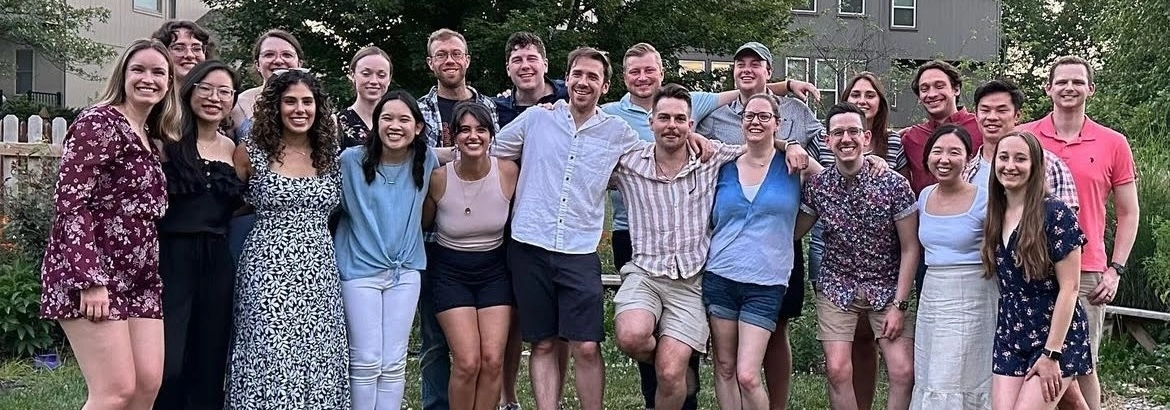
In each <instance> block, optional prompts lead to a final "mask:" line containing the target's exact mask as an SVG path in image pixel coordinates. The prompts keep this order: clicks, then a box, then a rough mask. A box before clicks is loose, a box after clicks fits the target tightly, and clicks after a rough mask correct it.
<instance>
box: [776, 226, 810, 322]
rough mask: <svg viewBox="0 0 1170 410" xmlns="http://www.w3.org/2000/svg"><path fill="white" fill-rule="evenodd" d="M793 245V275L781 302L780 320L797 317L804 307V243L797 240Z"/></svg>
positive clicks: (789, 279)
mask: <svg viewBox="0 0 1170 410" xmlns="http://www.w3.org/2000/svg"><path fill="white" fill-rule="evenodd" d="M792 247H793V250H794V252H792V276H789V278H788V291H787V292H785V293H784V300H783V301H781V302H780V320H786V319H796V318H798V317H800V311H801V309H804V245H803V244H802V243H801V242H800V241H796V242H794V243H793V244H792Z"/></svg>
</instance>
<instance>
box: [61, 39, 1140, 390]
mask: <svg viewBox="0 0 1170 410" xmlns="http://www.w3.org/2000/svg"><path fill="white" fill-rule="evenodd" d="M426 41H427V56H426V63H427V66H428V67H429V68H430V69H431V71H432V72H433V74H434V75H435V77H436V80H437V84H436V85H435V86H434V87H433V88H431V90H430V91H429V92H428V93H426V94H425V95H423V96H422V97H420V98H417V99H416V98H415V97H413V96H412V95H411V94H410V93H408V92H406V91H402V90H390V84H391V80H392V77H393V64H392V62H391V57H390V55H389V54H387V53H386V52H385V51H383V50H381V49H379V48H377V47H373V46H369V47H364V48H362V49H361V50H359V51H358V52H357V53H356V54H355V55H354V57H353V59H352V60H351V61H350V62H349V64H348V67H347V68H348V70H347V71H348V75H349V79H350V80H352V83H353V87H354V93H355V95H356V97H355V100H354V102H353V103H352V104H351V105H350V106H349V107H347V108H345V109H339V110H334V109H333V107H332V104H331V103H332V102H331V101H330V100H329V98H327V96H326V94H325V92H324V90H322V87H321V84H320V83H319V82H318V80H317V79H316V77H315V75H314V74H313V73H312V72H311V70H310V69H308V68H306V67H305V66H304V63H305V61H306V56H305V55H304V52H303V49H302V48H301V46H300V44H299V43H298V41H297V40H296V38H295V37H294V36H292V35H291V34H289V33H288V32H285V31H282V30H270V31H267V32H265V33H263V34H262V35H261V36H260V37H259V38H258V39H257V40H256V42H255V45H254V46H253V49H252V57H253V58H254V60H255V61H254V62H253V63H254V68H255V70H256V72H257V73H258V74H259V75H260V77H261V78H262V80H263V84H262V85H261V86H259V87H256V88H252V89H248V90H243V91H240V90H239V89H240V88H241V87H240V81H239V77H238V73H237V72H236V71H235V70H234V69H233V68H231V67H230V66H228V65H226V64H224V63H222V62H219V61H217V60H216V59H215V54H214V42H213V41H212V39H211V38H210V36H209V35H208V33H207V32H206V31H205V30H203V29H202V28H200V27H199V26H197V25H196V24H194V23H192V22H189V21H171V22H168V23H166V24H165V25H164V26H163V27H162V28H160V29H159V31H158V32H156V33H155V34H154V35H153V38H151V39H144V40H139V41H136V42H134V43H132V44H130V45H129V46H128V47H127V48H126V50H125V52H124V53H123V54H122V56H121V57H120V58H119V59H118V60H117V62H116V64H115V67H114V71H113V73H112V75H111V77H110V79H109V82H108V86H107V89H106V92H105V93H104V95H103V96H102V98H100V99H99V101H98V102H97V103H96V104H95V105H93V106H92V107H90V108H88V109H86V110H85V111H84V112H83V113H82V114H81V115H80V116H79V117H78V118H77V120H76V121H75V122H74V123H73V124H72V125H71V127H70V129H69V132H68V136H67V138H66V141H65V147H64V152H63V156H62V159H61V171H60V172H61V176H60V180H59V182H58V185H57V189H56V195H55V209H56V215H57V216H56V219H55V221H54V224H53V229H52V232H51V235H50V239H49V244H48V246H47V248H46V251H45V259H44V266H43V273H42V277H43V284H44V291H43V294H42V307H41V316H42V317H44V318H47V319H54V320H57V321H59V322H60V324H61V326H62V328H63V329H64V330H65V333H66V336H67V337H68V339H69V342H70V345H71V346H72V348H73V351H74V354H75V355H76V357H77V360H78V363H79V365H80V367H81V371H82V374H83V375H84V377H85V380H86V385H87V388H88V398H87V402H86V405H85V406H86V407H85V408H86V409H146V408H155V409H187V408H192V409H195V408H198V409H203V408H230V409H245V410H246V409H267V408H303V409H343V408H354V409H399V408H401V407H402V402H403V396H404V392H405V386H406V370H405V369H406V356H407V345H408V341H409V337H410V334H411V328H412V326H413V321H414V318H415V316H416V312H417V315H418V317H419V319H420V322H421V329H420V336H421V339H422V352H421V357H420V366H421V387H422V389H421V390H422V406H423V408H424V409H426V410H443V409H448V408H451V409H460V410H464V409H475V410H485V409H496V408H497V407H498V408H500V409H502V410H514V409H519V405H518V404H517V402H518V400H517V398H516V383H517V372H518V368H519V360H520V357H521V351H522V343H521V342H526V343H528V344H529V345H530V362H529V372H530V380H531V383H532V392H533V395H534V398H535V403H536V407H537V408H538V409H540V410H553V409H556V408H558V406H559V405H560V403H561V401H562V396H563V393H562V389H563V385H564V384H565V381H566V372H567V371H568V369H569V368H570V367H569V365H568V364H569V358H572V360H573V366H572V369H573V371H574V382H575V384H576V392H577V396H578V398H579V400H580V406H581V408H582V409H585V410H600V409H601V408H603V407H604V406H603V396H604V385H605V363H604V361H603V360H602V355H601V347H600V344H601V343H602V342H603V341H604V335H605V333H606V332H605V329H604V325H603V323H604V320H603V315H604V310H603V302H602V299H603V295H604V293H603V290H602V283H601V270H602V268H601V260H600V259H599V257H598V254H597V248H598V245H599V243H600V239H601V237H602V234H603V230H604V229H605V227H604V226H603V225H604V222H603V221H604V219H605V218H604V214H605V209H606V201H607V199H608V200H609V201H610V202H611V203H612V208H613V232H612V243H613V254H614V269H615V270H616V271H618V272H620V273H621V276H622V285H621V287H620V289H619V290H618V292H617V294H616V296H615V298H614V303H615V305H616V309H615V315H616V317H615V321H614V322H615V329H614V335H615V338H616V345H617V346H618V347H619V348H620V349H621V350H622V351H623V352H625V353H626V354H627V355H629V356H630V357H631V358H633V359H634V360H636V361H637V363H638V367H639V373H640V376H641V382H642V386H641V387H642V393H643V395H644V399H645V406H646V408H655V409H695V408H697V406H698V403H697V400H696V395H697V392H698V389H699V386H700V383H699V381H700V379H701V378H700V377H699V367H700V365H699V356H700V355H702V354H705V353H708V354H711V355H712V356H713V358H714V380H715V383H714V387H715V393H716V397H717V399H718V406H719V407H720V408H723V409H765V408H769V409H782V408H786V406H787V402H788V396H789V379H790V376H791V373H792V357H791V350H790V348H789V343H788V330H787V329H788V323H789V322H790V321H792V320H794V319H796V318H798V317H799V316H800V313H801V310H802V307H803V304H804V303H805V301H806V299H809V298H811V299H812V300H813V303H815V307H816V318H815V320H816V323H817V339H818V340H820V341H821V342H822V344H823V348H824V353H825V361H826V371H827V375H828V395H829V399H830V402H831V403H832V406H833V408H835V409H854V408H865V409H868V408H871V406H872V402H873V396H874V389H875V384H876V379H877V376H876V372H877V360H878V359H877V357H878V355H877V352H876V351H877V349H878V348H880V349H881V351H882V355H881V357H882V358H884V359H885V365H886V366H885V367H886V369H887V371H888V373H889V376H888V380H889V402H888V404H887V407H888V408H891V409H906V408H911V407H913V408H974V409H981V408H994V409H1033V408H1036V409H1041V408H1048V409H1051V408H1054V407H1055V406H1056V405H1057V402H1058V401H1060V402H1061V403H1065V404H1066V405H1068V406H1071V407H1069V408H1090V409H1098V408H1100V388H1099V383H1098V382H1097V379H1096V373H1095V372H1094V371H1093V369H1094V365H1095V362H1096V359H1097V345H1098V343H1099V341H1100V338H1101V327H1102V326H1103V307H1104V304H1106V303H1108V302H1109V301H1111V300H1112V298H1113V297H1114V295H1115V292H1116V290H1117V283H1118V281H1119V278H1120V275H1121V274H1122V273H1124V270H1125V263H1126V260H1127V259H1128V256H1129V252H1130V249H1131V248H1132V245H1133V240H1134V236H1135V234H1136V230H1137V216H1138V205H1137V194H1136V189H1135V185H1134V183H1135V178H1136V175H1135V174H1136V172H1135V169H1134V163H1133V158H1132V154H1131V153H1130V151H1129V147H1128V144H1127V142H1126V140H1125V137H1124V136H1122V135H1121V134H1118V133H1116V132H1114V131H1112V130H1109V129H1108V128H1105V127H1104V126H1101V125H1099V124H1097V123H1095V122H1093V121H1092V120H1090V119H1088V118H1087V117H1086V116H1085V113H1084V108H1085V104H1086V100H1087V99H1088V98H1089V97H1090V96H1091V95H1092V93H1093V92H1094V91H1095V88H1094V85H1093V70H1092V67H1091V66H1090V65H1089V64H1087V63H1086V62H1084V60H1081V59H1079V58H1076V57H1065V58H1061V59H1059V60H1057V61H1056V63H1054V64H1053V66H1052V67H1051V69H1050V74H1049V83H1048V84H1047V85H1046V86H1045V89H1046V91H1047V92H1048V95H1049V96H1050V97H1051V98H1052V100H1053V112H1052V114H1049V115H1048V116H1046V117H1044V118H1042V119H1040V120H1038V121H1036V122H1033V123H1028V124H1023V125H1019V126H1017V122H1019V120H1020V117H1021V114H1020V107H1021V105H1022V99H1023V96H1022V93H1021V92H1020V90H1019V89H1018V88H1016V87H1015V86H1014V85H1012V84H1011V83H1010V82H1007V81H1003V80H993V81H990V82H988V83H986V84H983V85H981V86H980V87H978V89H977V90H976V92H975V101H974V105H975V107H976V112H975V113H970V112H968V111H967V110H965V109H963V108H960V107H959V106H958V105H957V101H958V96H959V95H960V87H961V86H962V77H961V75H960V73H959V72H958V71H957V70H956V69H955V68H954V67H952V66H950V65H949V64H947V63H945V62H941V61H932V62H928V63H926V64H924V65H922V66H921V67H919V69H918V71H917V73H916V75H915V76H914V82H913V83H914V91H915V94H916V95H917V96H918V98H919V103H920V104H921V105H922V106H923V107H924V108H925V110H926V113H927V115H928V117H929V119H928V120H927V121H926V122H924V123H922V124H918V125H915V126H912V127H909V128H906V129H904V130H902V131H900V132H895V131H893V130H891V129H890V128H889V111H890V106H889V103H888V100H887V95H886V92H885V89H884V87H883V85H882V84H883V83H882V81H881V80H880V79H879V78H878V77H877V76H876V75H874V74H872V73H868V72H863V73H860V74H858V75H857V76H856V77H854V78H852V79H851V80H850V81H849V82H848V87H847V90H846V91H845V93H843V95H844V98H843V101H841V102H839V103H835V104H833V105H832V107H831V108H830V109H829V110H828V111H827V112H826V113H825V114H824V119H823V121H822V120H820V119H818V118H817V116H816V115H815V114H814V113H813V111H812V110H810V109H809V106H808V105H807V104H806V103H804V102H803V101H800V98H807V97H813V98H819V97H817V96H816V90H815V88H814V87H813V86H812V85H811V84H808V83H805V82H800V81H784V82H779V83H768V81H769V79H770V78H772V77H773V55H772V53H771V51H770V50H769V49H768V48H767V47H766V46H764V45H763V44H760V43H758V42H749V43H746V44H744V45H743V46H742V47H740V48H739V49H738V50H737V51H736V53H735V55H734V64H733V77H734V79H735V86H736V89H735V90H731V91H725V92H722V93H706V92H692V91H688V90H687V89H686V88H685V87H682V86H679V85H677V84H665V85H664V84H663V76H664V74H665V73H664V69H663V64H662V56H661V55H660V54H659V53H658V51H657V50H655V49H654V47H653V46H651V45H649V44H645V43H639V44H636V45H634V46H632V47H630V48H629V50H627V51H626V53H625V54H624V56H623V58H622V64H621V74H620V75H621V76H622V78H623V80H624V82H625V86H626V90H627V93H626V94H625V95H624V96H623V97H622V98H621V99H620V100H619V101H614V102H610V103H606V104H603V105H599V101H600V99H601V97H602V96H603V95H604V94H606V93H607V92H608V90H609V86H610V83H609V81H610V77H611V76H612V75H613V69H614V68H613V66H612V64H611V62H610V60H609V57H608V56H607V54H606V53H604V52H601V51H599V50H596V49H594V48H590V47H581V48H578V49H576V50H574V51H573V52H571V53H570V54H569V55H568V57H567V67H568V69H567V73H566V75H565V77H564V79H563V80H562V79H552V78H550V77H549V76H548V57H547V55H546V54H545V47H544V43H543V41H542V40H541V39H540V37H538V36H536V35H534V34H531V33H526V32H518V33H515V34H513V35H512V36H511V37H510V38H509V39H508V41H507V43H506V44H505V47H504V51H505V64H506V67H507V72H508V75H509V77H510V79H511V80H512V83H513V88H512V89H511V90H510V92H508V93H503V94H501V95H502V96H500V97H491V96H489V95H487V94H482V93H480V92H479V91H477V90H476V89H474V88H472V87H471V86H469V85H468V84H467V81H466V72H467V69H468V66H469V64H470V62H471V54H470V52H469V50H468V47H467V41H466V40H465V39H464V37H463V36H462V35H461V34H459V33H457V32H455V31H451V30H448V29H440V30H437V31H435V32H434V33H432V34H431V35H430V37H429V38H428V39H427V40H426ZM790 92H791V93H792V94H793V95H795V96H796V97H795V98H794V97H788V96H786V95H788V94H789V93H790ZM1110 198H1112V200H1113V202H1114V208H1115V210H1116V215H1117V221H1118V223H1117V229H1116V230H1115V235H1116V238H1115V240H1114V249H1113V253H1112V256H1111V257H1109V258H1107V257H1106V254H1105V248H1104V234H1105V227H1104V226H1105V206H1106V201H1108V200H1109V199H1110ZM810 231H811V232H812V235H811V236H812V240H811V243H812V246H811V247H810V250H809V253H808V269H807V272H806V269H805V255H804V252H803V246H802V240H803V237H804V236H805V235H806V234H807V233H809V232H810ZM806 273H807V275H806ZM806 276H807V277H808V278H807V280H809V281H810V282H812V284H813V286H812V288H813V289H814V291H815V294H814V295H811V296H808V297H806V295H805V293H804V289H805V284H804V282H805V280H806V278H805V277H806ZM915 294H917V295H918V297H917V300H918V304H917V307H916V309H915V308H912V303H911V300H912V299H913V297H912V295H915ZM1078 295H1079V298H1078ZM761 373H762V374H761Z"/></svg>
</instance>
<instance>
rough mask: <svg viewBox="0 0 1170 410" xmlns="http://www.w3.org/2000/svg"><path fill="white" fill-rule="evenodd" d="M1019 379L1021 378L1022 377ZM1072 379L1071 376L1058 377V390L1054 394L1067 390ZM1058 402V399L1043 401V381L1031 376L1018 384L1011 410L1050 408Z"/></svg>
mask: <svg viewBox="0 0 1170 410" xmlns="http://www.w3.org/2000/svg"><path fill="white" fill-rule="evenodd" d="M1020 379H1021V380H1023V378H1020ZM1073 380H1074V379H1073V378H1072V377H1064V378H1061V379H1060V391H1059V392H1057V394H1056V396H1057V397H1058V398H1059V397H1060V396H1061V395H1063V394H1064V392H1065V391H1067V389H1068V388H1069V385H1070V384H1072V382H1073ZM1058 402H1060V400H1053V401H1045V400H1044V382H1043V381H1041V379H1040V378H1039V377H1033V378H1032V379H1030V380H1025V381H1024V382H1023V383H1022V386H1020V390H1019V393H1018V395H1017V396H1016V402H1015V406H1014V407H1013V410H1052V409H1055V408H1056V404H1057V403H1058Z"/></svg>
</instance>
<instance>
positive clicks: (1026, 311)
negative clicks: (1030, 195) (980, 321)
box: [992, 197, 1093, 377]
mask: <svg viewBox="0 0 1170 410" xmlns="http://www.w3.org/2000/svg"><path fill="white" fill-rule="evenodd" d="M1044 210H1045V214H1046V216H1045V220H1044V233H1045V234H1046V235H1047V236H1048V255H1049V258H1050V259H1051V260H1052V262H1053V263H1054V264H1055V263H1056V262H1058V261H1060V260H1062V259H1064V257H1065V256H1068V254H1069V253H1070V252H1072V251H1073V250H1075V249H1076V248H1079V247H1081V246H1083V245H1084V244H1085V235H1084V233H1083V232H1082V231H1081V227H1080V225H1079V224H1077V218H1076V213H1074V212H1073V211H1072V210H1070V209H1069V208H1068V206H1067V205H1065V204H1064V203H1063V202H1061V201H1060V200H1057V199H1054V198H1051V197H1050V198H1047V199H1045V201H1044ZM1018 241H1019V239H1018V237H1017V236H1016V232H1012V235H1011V238H1010V239H1009V241H1008V243H1007V247H1006V248H1005V247H1004V246H1003V245H1002V244H1000V245H997V246H996V249H995V266H996V269H995V274H996V276H997V277H998V278H999V290H1000V296H999V319H998V321H997V323H996V326H995V347H994V354H995V358H994V359H993V361H992V363H993V364H992V372H993V373H995V374H998V375H1003V376H1014V377H1023V376H1025V375H1027V374H1028V369H1029V368H1030V367H1031V366H1032V363H1035V362H1036V359H1037V358H1039V357H1040V353H1041V351H1042V350H1043V349H1044V344H1045V343H1046V342H1047V340H1048V332H1049V330H1050V327H1051V325H1052V312H1053V310H1054V309H1055V308H1056V295H1057V293H1059V291H1060V285H1059V284H1058V283H1057V281H1056V275H1055V273H1052V274H1050V275H1049V276H1048V277H1046V278H1044V280H1041V281H1029V280H1027V279H1026V278H1025V277H1024V270H1023V268H1021V267H1019V266H1016V264H1015V263H1014V262H1013V261H1014V257H1013V256H1012V255H1013V254H1014V253H1015V251H1016V246H1017V245H1018ZM1087 326H1088V322H1087V321H1086V318H1085V309H1084V308H1083V307H1082V306H1081V304H1080V302H1079V301H1078V302H1077V305H1076V309H1075V310H1074V311H1073V317H1072V323H1071V324H1070V325H1069V329H1068V333H1067V334H1066V336H1065V338H1064V348H1063V349H1062V351H1063V352H1062V353H1063V354H1062V356H1061V358H1060V373H1061V376H1062V377H1072V376H1082V375H1086V374H1091V373H1092V372H1093V362H1092V360H1091V358H1090V355H1089V331H1088V327H1087Z"/></svg>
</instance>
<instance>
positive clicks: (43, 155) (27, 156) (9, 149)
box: [0, 115, 69, 188]
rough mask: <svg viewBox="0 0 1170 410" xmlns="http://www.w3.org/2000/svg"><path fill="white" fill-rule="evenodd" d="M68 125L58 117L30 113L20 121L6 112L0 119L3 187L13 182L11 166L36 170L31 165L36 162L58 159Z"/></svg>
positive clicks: (0, 156) (0, 162)
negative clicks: (44, 116)
mask: <svg viewBox="0 0 1170 410" xmlns="http://www.w3.org/2000/svg"><path fill="white" fill-rule="evenodd" d="M68 127H69V124H68V123H67V122H66V121H65V119H64V118H61V117H57V118H53V119H52V120H45V119H44V118H41V117H40V116H38V115H33V116H31V117H28V118H27V119H25V120H23V121H22V120H21V119H19V118H17V117H16V116H15V115H8V116H5V117H4V119H3V120H0V181H3V184H4V187H6V188H7V187H12V186H13V185H14V184H15V182H16V174H17V173H16V172H14V171H15V169H16V168H14V167H22V168H24V167H27V168H26V169H39V168H38V167H35V166H34V165H35V164H36V163H37V162H38V161H44V160H50V161H52V160H56V158H59V157H60V156H61V143H62V142H63V141H65V131H66V129H68Z"/></svg>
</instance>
